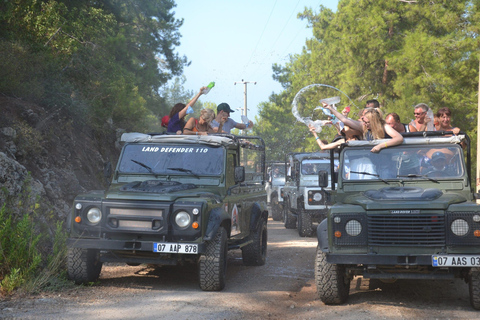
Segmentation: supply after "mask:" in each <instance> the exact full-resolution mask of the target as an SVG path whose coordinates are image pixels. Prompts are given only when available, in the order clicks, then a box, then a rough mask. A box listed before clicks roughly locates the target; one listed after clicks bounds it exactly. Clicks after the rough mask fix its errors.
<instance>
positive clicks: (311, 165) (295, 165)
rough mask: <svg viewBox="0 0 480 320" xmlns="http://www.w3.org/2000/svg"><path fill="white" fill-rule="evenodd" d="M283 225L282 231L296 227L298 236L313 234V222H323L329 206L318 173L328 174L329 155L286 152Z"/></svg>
mask: <svg viewBox="0 0 480 320" xmlns="http://www.w3.org/2000/svg"><path fill="white" fill-rule="evenodd" d="M285 165H286V168H285V172H286V178H285V186H284V188H283V196H284V199H283V219H284V220H283V222H284V225H285V228H287V229H294V228H295V226H296V225H297V228H298V234H299V235H300V236H301V237H310V236H312V235H313V232H314V229H313V222H320V221H322V220H323V219H324V218H325V216H326V213H327V206H328V205H329V204H330V202H329V198H328V197H327V195H326V193H325V190H324V188H320V187H319V185H318V173H319V172H320V171H322V170H326V171H328V172H331V171H332V170H333V167H331V165H330V153H329V152H327V151H324V152H313V153H289V154H287V156H286V161H285Z"/></svg>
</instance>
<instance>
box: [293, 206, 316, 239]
mask: <svg viewBox="0 0 480 320" xmlns="http://www.w3.org/2000/svg"><path fill="white" fill-rule="evenodd" d="M297 226H298V234H299V235H300V237H311V236H312V235H313V222H312V215H311V214H310V212H308V211H307V210H304V209H301V210H300V214H299V215H298V218H297Z"/></svg>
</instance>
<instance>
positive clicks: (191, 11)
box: [173, 0, 338, 122]
mask: <svg viewBox="0 0 480 320" xmlns="http://www.w3.org/2000/svg"><path fill="white" fill-rule="evenodd" d="M176 2H177V6H176V7H175V8H174V9H173V11H174V12H175V18H176V19H181V18H183V19H184V23H183V25H182V26H181V27H180V29H179V32H180V34H181V35H182V37H181V39H180V42H181V45H180V46H179V47H177V48H176V52H178V53H179V55H180V56H184V55H185V56H186V57H187V58H188V60H189V61H191V65H190V66H188V67H185V68H184V75H185V77H186V79H187V81H186V83H185V84H184V88H185V89H186V90H194V91H195V93H197V92H198V91H199V89H200V87H202V86H206V85H207V84H208V83H210V82H211V81H214V82H215V87H214V88H213V89H212V90H211V91H210V92H209V93H208V95H202V96H201V97H200V101H202V102H213V103H215V104H217V105H218V104H220V103H222V102H226V103H228V104H229V105H230V108H232V109H234V110H235V113H231V114H230V117H231V118H233V119H234V120H235V121H237V122H240V120H241V115H242V112H243V110H244V105H245V99H244V98H245V94H244V92H245V87H246V88H247V99H246V100H247V116H248V118H249V119H250V120H254V119H255V116H256V115H257V113H258V108H257V106H258V104H260V103H261V102H266V101H268V97H269V96H270V95H271V94H272V92H275V93H279V92H281V91H282V87H281V85H280V84H279V83H278V82H276V81H274V80H273V79H272V74H273V71H272V65H273V64H274V63H277V64H280V65H285V64H286V63H287V62H288V61H289V55H291V54H298V53H301V51H302V48H303V46H304V45H305V41H306V40H307V39H309V38H312V37H313V33H312V29H311V28H308V27H307V21H306V20H301V19H297V14H298V13H299V12H303V11H304V9H305V8H312V9H313V11H314V12H318V8H319V6H320V5H323V6H325V7H327V8H330V9H332V10H334V11H336V9H337V4H338V0H316V1H314V0H255V1H254V0H223V1H220V0H216V1H215V0H202V1H198V0H177V1H176ZM245 82H247V84H246V85H245ZM255 82H256V83H255ZM235 83H236V84H235ZM186 102H187V101H185V103H186Z"/></svg>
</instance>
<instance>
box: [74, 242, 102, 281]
mask: <svg viewBox="0 0 480 320" xmlns="http://www.w3.org/2000/svg"><path fill="white" fill-rule="evenodd" d="M101 271H102V262H100V252H99V251H98V250H94V249H82V248H68V252H67V275H68V278H69V279H70V280H73V281H75V283H76V284H86V283H89V282H95V281H97V280H98V277H99V276H100V272H101Z"/></svg>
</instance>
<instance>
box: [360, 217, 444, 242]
mask: <svg viewBox="0 0 480 320" xmlns="http://www.w3.org/2000/svg"><path fill="white" fill-rule="evenodd" d="M367 220H368V243H369V245H371V246H443V245H445V216H444V215H369V216H368V217H367Z"/></svg>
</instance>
